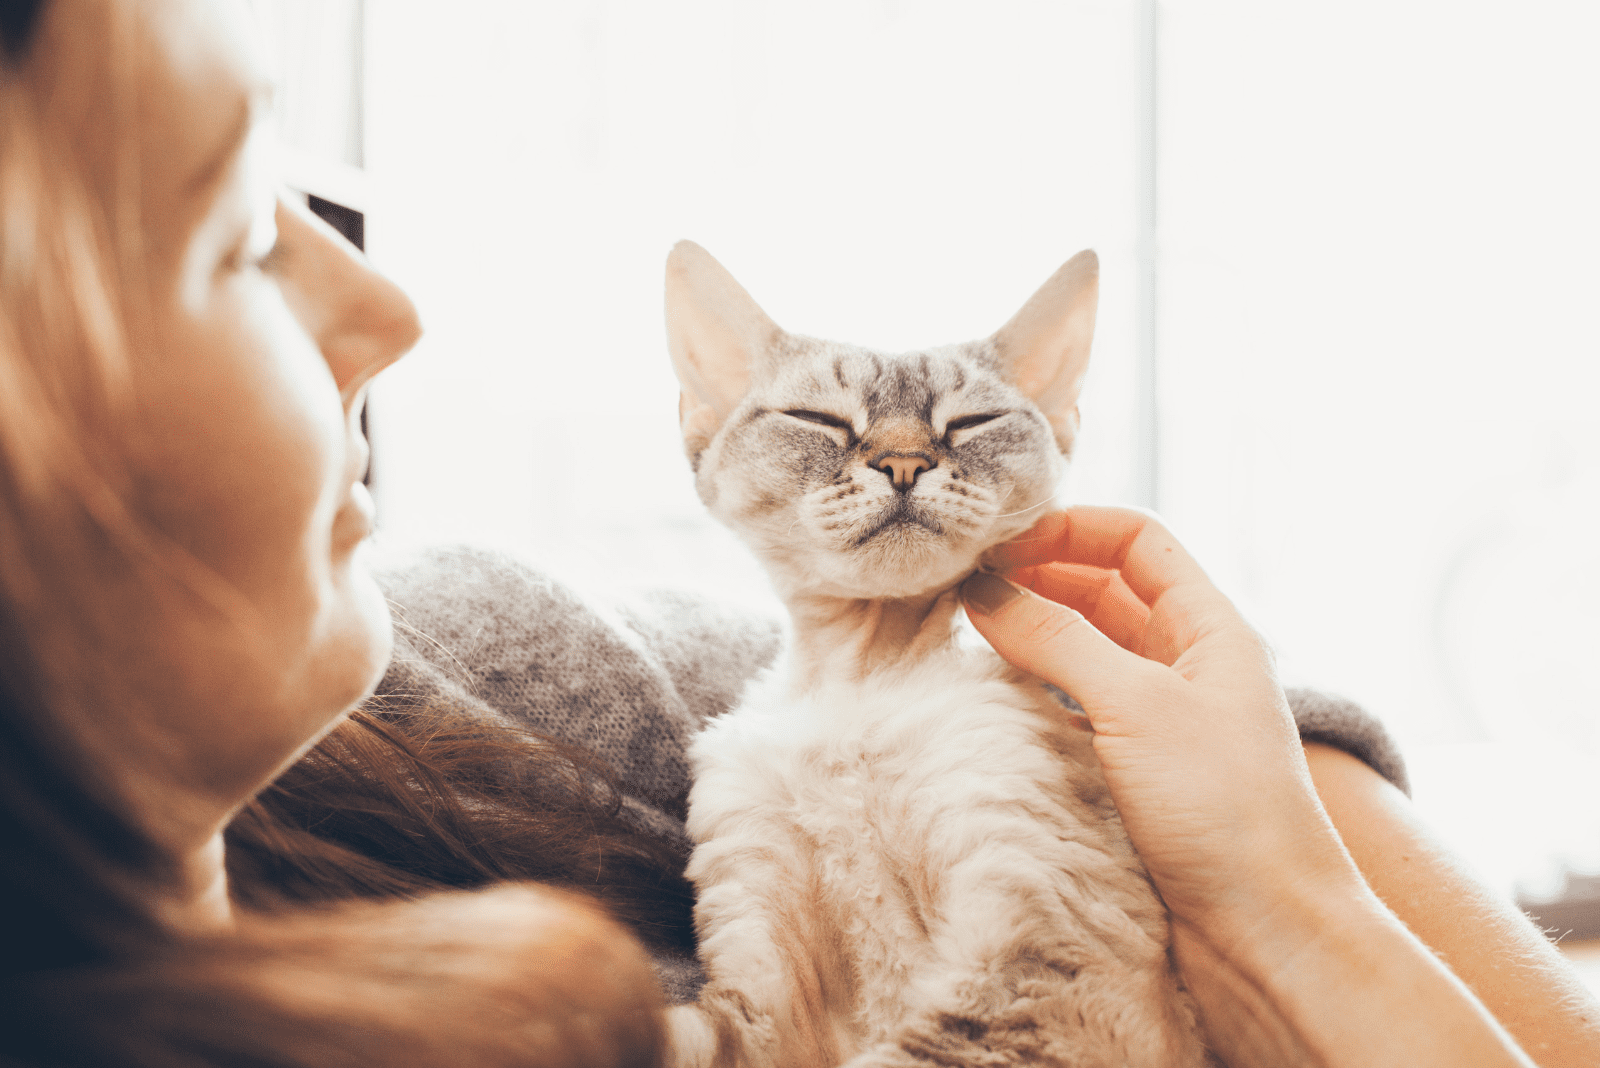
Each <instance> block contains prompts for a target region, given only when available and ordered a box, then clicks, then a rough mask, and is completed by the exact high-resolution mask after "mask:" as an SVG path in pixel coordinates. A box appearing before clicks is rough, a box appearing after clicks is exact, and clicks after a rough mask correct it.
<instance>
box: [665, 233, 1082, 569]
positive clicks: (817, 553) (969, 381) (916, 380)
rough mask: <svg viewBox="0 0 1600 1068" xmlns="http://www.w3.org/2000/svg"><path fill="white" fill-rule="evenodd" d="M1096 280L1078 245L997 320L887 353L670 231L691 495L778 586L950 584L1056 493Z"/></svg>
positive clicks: (675, 349) (1072, 428)
mask: <svg viewBox="0 0 1600 1068" xmlns="http://www.w3.org/2000/svg"><path fill="white" fill-rule="evenodd" d="M1098 285H1099V261H1098V260H1097V259H1096V258H1095V255H1094V253H1093V252H1080V253H1079V254H1078V255H1077V256H1075V257H1073V258H1072V259H1071V260H1070V261H1068V262H1067V263H1066V264H1065V265H1064V266H1062V268H1061V269H1060V270H1058V271H1057V272H1056V273H1055V274H1054V275H1052V276H1051V277H1050V280H1049V281H1047V282H1045V284H1044V285H1043V286H1042V287H1040V289H1039V291H1038V292H1037V293H1035V294H1034V295H1033V297H1032V298H1031V299H1030V300H1029V301H1028V303H1027V304H1025V305H1024V306H1023V308H1022V310H1021V311H1019V312H1018V313H1017V314H1016V315H1015V316H1014V317H1013V318H1012V319H1011V321H1010V322H1009V323H1007V324H1006V325H1005V326H1003V327H1001V328H1000V329H999V330H998V331H997V332H996V333H995V334H994V335H993V336H992V337H989V338H987V339H985V340H983V341H970V342H966V343H964V344H958V345H946V346H942V347H939V348H933V349H926V350H923V351H918V352H907V353H900V354H897V355H891V354H888V353H881V352H873V351H870V350H867V349H863V348H860V347H858V346H855V345H846V344H841V343H838V342H833V341H819V340H816V339H814V338H808V337H800V336H798V335H795V334H790V333H787V332H785V331H783V330H781V329H780V328H779V327H778V325H777V324H776V323H774V322H773V321H772V320H771V319H770V318H768V317H767V315H766V313H765V312H763V311H762V310H761V308H760V307H759V306H758V305H757V304H756V302H755V301H754V300H752V299H751V297H750V294H748V293H746V292H745V291H744V289H743V288H742V287H740V285H739V283H738V282H736V281H734V279H733V276H732V275H730V274H729V273H728V272H727V270H726V269H724V268H723V266H722V265H721V264H720V263H718V262H717V261H716V260H715V259H713V258H712V257H711V255H710V254H709V253H708V252H706V251H705V250H704V249H703V248H701V247H700V246H698V245H696V244H693V243H691V242H688V241H684V242H680V243H679V244H678V245H677V247H676V248H674V249H673V250H672V254H671V256H669V257H668V259H667V336H668V343H669V346H670V348H671V351H672V362H673V366H674V368H675V369H676V370H677V372H678V381H679V382H680V383H681V385H682V387H683V393H682V397H681V400H680V403H679V414H680V416H681V419H682V423H683V435H684V444H685V447H686V448H687V450H688V453H689V460H690V462H691V463H692V464H693V465H694V469H695V478H696V486H697V488H698V489H699V492H700V497H701V499H702V500H704V501H705V503H706V505H707V507H709V508H710V509H711V512H712V514H713V515H715V516H716V517H717V518H718V519H720V520H721V521H722V522H723V523H725V524H727V525H728V526H729V527H731V528H732V529H733V530H734V531H735V532H736V533H738V534H740V535H741V536H742V537H743V538H744V539H745V540H746V541H747V542H749V543H750V545H751V546H752V547H753V548H754V549H755V551H756V553H757V554H758V555H759V556H760V557H761V558H762V560H763V562H764V563H765V564H766V565H767V567H768V569H769V570H770V571H771V572H772V574H773V578H774V580H775V582H776V584H777V586H778V589H779V592H780V593H782V594H783V595H785V596H789V595H791V594H794V593H800V592H814V593H821V594H825V595H830V596H841V597H907V596H912V595H914V594H918V593H923V592H927V591H930V590H937V589H941V588H945V587H948V586H951V585H953V584H954V583H955V582H956V581H958V580H959V579H960V578H962V576H964V575H965V574H966V573H967V572H969V571H971V570H972V569H973V568H974V566H976V563H977V560H978V556H979V555H980V554H981V553H982V552H983V551H984V550H985V549H987V548H988V547H989V546H991V545H995V544H998V543H999V542H1001V541H1004V540H1006V539H1008V538H1010V537H1012V536H1014V535H1016V534H1018V533H1020V532H1021V531H1023V530H1026V529H1027V528H1028V527H1029V526H1031V525H1032V524H1033V522H1034V520H1036V519H1037V518H1038V517H1039V515H1040V514H1041V513H1042V512H1043V510H1044V509H1045V508H1046V507H1047V506H1048V504H1049V502H1050V500H1051V497H1052V495H1053V493H1054V490H1055V486H1056V483H1057V481H1058V480H1059V478H1060V476H1061V474H1062V471H1063V469H1064V466H1065V458H1066V457H1067V456H1068V455H1069V454H1070V452H1071V450H1072V441H1073V436H1074V434H1075V433H1076V431H1077V427H1078V394H1079V391H1080V390H1081V388H1082V385H1083V377H1084V373H1085V372H1086V371H1087V370H1088V365H1089V345H1090V341H1091V339H1092V337H1093V334H1094V316H1095V303H1096V297H1097V293H1098Z"/></svg>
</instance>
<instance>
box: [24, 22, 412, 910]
mask: <svg viewBox="0 0 1600 1068" xmlns="http://www.w3.org/2000/svg"><path fill="white" fill-rule="evenodd" d="M71 2H72V0H62V3H63V6H70V4H71ZM53 15H54V16H55V25H57V26H62V25H67V26H70V25H72V22H71V21H70V13H69V12H65V11H59V10H58V11H55V12H53ZM140 15H141V16H142V20H143V23H142V25H141V26H140V27H139V29H140V30H141V31H142V36H143V37H144V38H145V42H146V44H147V47H145V48H142V49H140V53H139V54H140V60H141V62H140V66H139V68H138V70H137V74H136V76H135V77H136V81H137V83H138V84H137V94H138V96H137V99H138V100H139V102H140V111H139V116H138V139H139V146H138V147H139V159H140V168H141V169H140V184H139V189H140V192H141V205H140V207H141V215H142V218H143V220H144V233H143V235H142V237H143V239H144V261H143V264H142V266H143V272H142V277H143V278H144V279H146V280H147V285H148V289H147V290H145V291H143V292H139V293H136V294H132V295H131V298H132V299H130V301H129V304H130V307H131V308H133V309H137V310H136V311H135V312H134V314H131V315H130V323H131V326H132V334H133V336H134V338H135V353H134V360H133V368H134V373H133V375H132V381H131V384H132V391H133V396H132V415H131V417H130V419H129V425H128V426H127V428H126V431H125V435H124V439H123V440H124V442H125V444H126V447H127V450H128V453H129V460H130V463H131V465H132V467H133V469H134V471H135V472H136V475H137V477H138V486H139V497H140V500H139V506H140V510H141V512H142V513H143V518H144V519H145V520H146V521H147V522H148V523H149V524H150V525H151V526H152V527H153V528H154V529H155V530H157V531H158V532H159V533H160V534H161V535H163V536H164V537H165V538H167V539H170V542H171V543H173V544H175V545H176V546H177V547H178V548H180V549H182V550H183V551H184V552H185V553H186V554H187V556H188V558H189V559H190V561H191V562H192V563H193V564H195V565H198V566H196V567H194V568H193V570H194V571H195V572H196V573H198V574H201V575H204V576H206V578H207V579H208V580H209V587H208V592H209V593H210V594H211V596H210V597H209V603H206V602H207V600H208V599H207V598H204V597H202V598H199V599H198V601H199V602H200V603H195V602H194V601H193V600H191V601H189V602H184V603H182V604H179V605H176V606H175V605H173V604H171V603H169V602H168V601H165V600H159V599H152V600H151V602H150V606H149V608H148V613H149V617H148V618H142V619H138V618H136V619H129V620H128V621H127V627H126V630H127V632H128V633H129V634H132V635H136V636H139V638H138V640H139V642H140V645H139V647H138V648H137V655H136V656H135V657H129V658H128V659H129V660H130V661H131V662H128V663H124V664H123V665H121V667H122V669H123V673H124V677H126V678H128V679H129V681H130V682H131V683H132V686H133V690H134V693H135V694H137V698H136V699H130V700H129V701H127V702H125V703H124V704H122V705H121V706H119V707H116V708H112V709H109V710H108V711H107V714H106V716H105V717H104V718H103V719H102V720H101V721H99V723H98V729H99V730H100V731H101V732H102V736H101V737H100V738H97V739H95V741H96V742H97V743H98V744H97V745H95V746H94V747H93V748H94V749H96V750H99V751H105V750H106V749H108V748H109V749H110V750H111V751H113V752H115V753H116V754H117V773H118V776H119V778H120V779H121V780H122V781H124V782H125V783H126V784H127V785H126V786H125V791H126V792H127V793H128V794H129V798H128V800H129V803H130V805H131V807H132V809H133V811H134V813H135V815H136V816H137V817H138V818H139V819H140V820H141V822H143V823H144V824H145V825H146V826H147V827H148V828H150V830H151V831H152V833H153V834H154V835H155V837H156V839H157V840H158V841H160V842H162V843H163V844H165V845H167V846H168V847H169V848H170V849H171V851H172V853H173V856H174V860H175V862H176V865H177V869H178V872H179V876H178V878H177V881H176V884H175V885H174V886H173V887H172V893H171V895H170V900H169V901H168V902H166V905H167V911H168V915H169V918H170V920H171V921H172V922H173V923H174V924H175V925H177V926H180V927H188V928H206V927H216V926H221V925H225V924H226V923H227V922H228V919H229V915H230V909H229V904H228V897H227V892H226V880H225V877H224V875H223V867H222V861H223V848H222V837H221V835H222V829H223V827H224V826H225V825H226V824H227V822H228V820H229V818H230V817H231V816H232V815H233V814H234V813H235V812H236V811H237V810H238V808H239V807H240V806H241V805H242V804H243V803H244V802H245V801H246V800H248V799H249V798H250V797H251V796H253V795H254V793H255V792H256V791H257V790H259V789H260V788H261V787H262V786H263V785H264V784H265V783H266V782H268V781H269V780H270V779H271V778H272V777H273V776H274V775H275V774H276V773H277V772H278V771H279V770H281V769H282V768H283V767H284V766H286V765H287V764H288V763H289V762H291V761H292V760H294V759H295V758H296V757H297V756H299V755H300V754H301V753H302V752H304V751H305V749H306V748H307V747H308V746H309V745H310V744H311V743H312V742H313V741H314V740H315V739H316V738H317V737H319V736H320V735H321V734H323V733H324V732H325V731H327V730H328V729H329V728H330V727H331V726H332V725H333V724H334V723H335V722H337V720H338V719H339V718H340V717H341V716H342V715H343V714H344V713H345V712H346V711H347V710H348V709H349V708H350V707H351V706H352V705H353V704H354V703H355V702H356V701H358V700H359V699H360V698H361V697H362V696H364V695H365V694H366V693H367V692H368V691H369V690H370V688H371V687H372V686H373V685H374V684H375V682H376V680H377V678H378V676H379V674H380V673H381V671H382V668H383V665H384V664H385V662H386V661H387V659H388V655H389V650H390V634H389V620H388V612H387V609H386V606H385V604H384V601H383V598H382V595H381V594H380V593H379V592H378V589H377V587H376V586H375V584H374V583H373V581H372V579H371V577H370V576H369V575H368V574H367V573H366V571H365V569H364V567H363V566H362V565H361V563H360V562H359V555H360V554H359V552H358V549H359V546H360V544H361V542H362V539H363V538H364V537H365V536H366V534H367V533H368V532H369V531H370V529H371V516H372V505H371V500H370V498H369V497H368V496H367V494H366V491H365V489H364V488H363V487H362V486H361V485H360V478H361V475H362V473H363V471H364V469H365V466H366V460H367V452H366V445H365V442H364V441H363V440H362V438H361V435H360V432H359V427H358V413H359V410H360V401H361V398H362V395H363V391H364V389H365V386H366V384H367V383H368V382H369V381H370V380H371V379H372V377H373V376H374V375H376V374H377V373H378V372H379V371H381V370H382V369H383V368H384V367H386V366H388V365H389V364H390V363H392V362H394V360H396V359H397V358H398V357H399V356H400V355H401V354H402V353H404V352H405V351H406V350H407V349H408V348H410V347H411V345H412V344H413V343H414V342H415V341H416V339H417V337H418V334H419V332H420V327H419V325H418V322H417V317H416V312H415V309H414V308H413V307H412V306H411V303H410V301H409V300H407V299H406V297H405V296H404V294H402V293H401V292H400V291H399V289H398V288H396V287H395V286H394V285H393V284H392V283H390V282H389V281H387V280H386V279H384V278H383V277H382V276H381V275H379V274H377V273H376V272H375V271H373V270H372V269H371V268H370V267H369V266H368V265H367V264H366V263H365V261H364V260H363V259H362V258H361V257H360V255H359V254H358V253H356V252H355V250H354V249H351V248H350V247H349V246H348V245H347V244H345V243H344V242H343V241H342V240H341V239H340V238H339V237H338V236H337V235H336V234H335V233H334V232H333V231H331V230H330V229H329V228H328V227H326V226H324V225H323V224H321V223H320V222H319V221H318V220H316V219H315V218H314V217H313V216H311V215H310V214H309V213H307V212H306V211H305V210H304V209H301V208H297V207H294V206H291V205H290V204H289V203H288V202H287V201H285V200H282V199H280V198H279V196H278V194H277V187H276V180H275V176H274V173H273V170H272V152H271V147H272V146H271V140H270V136H269V134H268V131H267V120H268V117H269V103H270V93H271V88H270V86H269V84H268V83H267V82H266V80H265V78H264V77H263V75H262V73H261V69H262V68H261V65H260V62H259V59H258V58H257V57H256V56H255V54H254V52H253V51H252V48H251V30H250V23H249V21H248V13H247V11H246V9H244V7H243V6H242V5H239V4H227V3H199V2H180V0H171V2H163V3H154V4H144V5H140ZM47 40H48V41H49V43H50V44H52V45H56V44H59V45H60V46H61V47H63V48H67V49H70V47H71V44H72V42H71V39H70V33H69V35H68V36H67V37H66V39H65V40H63V38H62V35H61V34H59V33H57V34H54V35H52V36H51V37H50V38H47ZM72 58H73V57H72V56H71V55H70V54H69V55H67V56H64V57H62V60H61V61H62V62H63V63H64V64H65V63H70V62H71V60H72ZM95 177H97V178H99V179H100V180H102V181H106V182H109V176H105V175H99V176H95ZM108 743H109V744H108Z"/></svg>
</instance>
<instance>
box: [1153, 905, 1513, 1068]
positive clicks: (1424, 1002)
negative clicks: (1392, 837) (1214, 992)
mask: <svg viewBox="0 0 1600 1068" xmlns="http://www.w3.org/2000/svg"><path fill="white" fill-rule="evenodd" d="M1284 919H1285V918H1284V917H1283V916H1281V915H1280V916H1279V917H1277V918H1276V919H1275V920H1274V921H1273V922H1272V923H1271V924H1270V925H1267V926H1264V928H1263V930H1264V932H1267V934H1266V937H1264V938H1263V939H1262V940H1260V941H1258V942H1255V943H1254V944H1253V945H1252V946H1251V947H1250V949H1249V950H1248V951H1246V950H1243V949H1238V948H1237V947H1236V951H1235V955H1234V959H1232V960H1230V961H1227V962H1219V977H1220V978H1223V979H1224V986H1223V987H1222V990H1221V991H1220V992H1225V993H1226V995H1227V996H1228V997H1229V999H1230V1001H1232V1002H1233V1004H1234V1005H1236V1006H1240V1005H1242V1006H1247V1007H1248V1010H1249V1011H1248V1014H1247V1015H1245V1016H1244V1017H1243V1018H1239V1015H1238V1014H1239V1010H1238V1009H1237V1008H1235V1009H1234V1010H1233V1012H1234V1015H1235V1018H1234V1019H1233V1020H1231V1021H1229V1020H1227V1019H1226V1018H1224V1019H1223V1020H1222V1021H1219V1022H1221V1023H1222V1024H1223V1025H1224V1026H1223V1028H1221V1030H1222V1031H1223V1032H1224V1033H1221V1034H1218V1033H1215V1030H1216V1029H1214V1031H1213V1037H1214V1038H1215V1039H1216V1040H1217V1044H1218V1046H1219V1051H1220V1052H1222V1053H1223V1055H1224V1057H1225V1058H1227V1061H1228V1063H1229V1065H1230V1066H1231V1068H1254V1066H1257V1065H1259V1066H1262V1068H1266V1066H1269V1065H1272V1066H1281V1065H1285V1064H1307V1065H1324V1066H1328V1068H1343V1066H1350V1068H1389V1066H1393V1068H1433V1066H1437V1068H1447V1066H1448V1068H1458V1066H1465V1065H1473V1066H1479V1065H1481V1066H1484V1068H1488V1066H1491V1065H1494V1066H1500V1065H1505V1066H1508V1068H1509V1066H1517V1068H1529V1066H1531V1065H1532V1063H1533V1062H1532V1061H1530V1060H1529V1059H1528V1058H1527V1057H1526V1055H1525V1054H1523V1053H1522V1051H1521V1050H1520V1049H1518V1047H1517V1044H1516V1042H1515V1041H1514V1040H1513V1039H1512V1038H1511V1036H1510V1035H1508V1034H1507V1033H1506V1032H1505V1030H1504V1029H1503V1028H1501V1027H1500V1025H1499V1024H1498V1023H1497V1022H1496V1021H1495V1020H1494V1018H1493V1017H1492V1016H1491V1015H1490V1014H1489V1012H1488V1011H1487V1010H1486V1009H1485V1008H1484V1007H1483V1005H1482V1004H1481V1003H1480V1002H1479V1001H1478V1000H1477V998H1475V997H1474V996H1473V995H1472V993H1471V992H1470V991H1469V990H1468V989H1467V988H1466V987H1465V986H1464V985H1463V984H1462V983H1461V982H1460V980H1458V979H1457V978H1456V977H1455V976H1454V975H1452V974H1451V973H1450V972H1449V970H1448V969H1446V968H1445V967H1443V965H1441V964H1440V963H1439V961H1438V959H1437V958H1435V957H1434V956H1433V954H1432V953H1430V952H1429V951H1428V949H1427V948H1426V947H1425V946H1423V945H1422V943H1421V942H1419V941H1418V940H1417V939H1416V938H1415V937H1414V936H1413V935H1412V934H1411V933H1410V932H1409V931H1407V930H1406V929H1405V927H1404V925H1402V924H1401V923H1399V922H1398V921H1397V920H1396V919H1395V918H1394V917H1393V916H1392V915H1391V914H1390V913H1389V912H1388V910H1387V909H1386V908H1385V907H1384V906H1383V905H1382V903H1381V902H1379V901H1377V900H1376V899H1374V898H1373V897H1371V895H1366V894H1357V895H1351V894H1348V893H1340V894H1321V893H1320V892H1317V891H1315V890H1313V891H1312V893H1310V894H1308V895H1307V896H1305V897H1302V898H1301V899H1300V901H1299V903H1298V904H1297V906H1296V915H1295V917H1294V918H1293V920H1292V921H1291V922H1289V923H1285V922H1284ZM1184 952H1185V949H1184V947H1183V946H1182V945H1180V947H1179V953H1180V960H1182V954H1183V953H1184ZM1205 1008H1206V1006H1205V1005H1204V998H1202V1009H1203V1010H1204V1009H1205ZM1207 1019H1208V1023H1209V1022H1211V1021H1210V1016H1209V1014H1208V1017H1207ZM1229 1023H1231V1024H1232V1025H1233V1027H1232V1028H1231V1034H1230V1033H1227V1032H1228V1031H1229V1030H1230V1029H1229V1028H1228V1027H1227V1025H1228V1024H1229Z"/></svg>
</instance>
